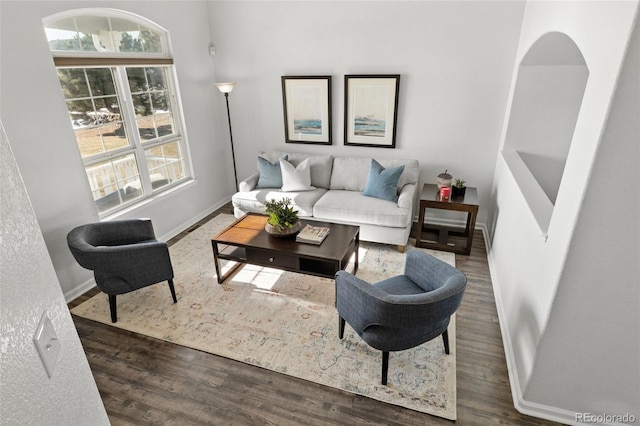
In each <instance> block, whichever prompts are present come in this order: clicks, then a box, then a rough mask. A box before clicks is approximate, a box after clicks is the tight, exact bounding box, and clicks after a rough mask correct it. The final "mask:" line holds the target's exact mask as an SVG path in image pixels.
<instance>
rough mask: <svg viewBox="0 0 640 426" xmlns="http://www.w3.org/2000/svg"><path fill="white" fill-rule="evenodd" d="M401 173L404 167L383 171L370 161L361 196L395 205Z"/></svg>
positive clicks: (380, 165) (383, 169) (374, 162)
mask: <svg viewBox="0 0 640 426" xmlns="http://www.w3.org/2000/svg"><path fill="white" fill-rule="evenodd" d="M281 161H282V160H281ZM403 171H404V166H398V167H390V168H388V169H385V168H384V167H382V164H380V163H378V162H377V161H376V160H373V159H372V160H371V167H370V169H369V178H368V179H367V186H366V187H365V188H364V191H363V192H362V194H363V195H366V196H368V197H375V198H380V199H383V200H387V201H393V202H394V203H396V202H397V201H398V179H400V174H401V173H402V172H403Z"/></svg>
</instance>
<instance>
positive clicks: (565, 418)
mask: <svg viewBox="0 0 640 426" xmlns="http://www.w3.org/2000/svg"><path fill="white" fill-rule="evenodd" d="M477 227H478V228H480V230H481V232H482V235H483V237H484V238H483V239H484V244H485V249H486V251H487V262H488V264H489V275H490V276H491V283H492V284H491V287H492V288H493V297H494V299H495V302H496V310H497V312H498V323H499V324H500V334H501V335H502V345H503V348H504V355H505V359H506V361H507V373H508V375H509V384H510V386H511V398H512V399H513V406H514V407H515V409H516V410H518V411H519V412H520V413H522V414H525V415H528V416H533V417H538V418H541V419H546V420H551V421H554V422H558V423H563V424H568V425H576V424H577V422H576V418H577V413H575V412H572V411H569V410H564V409H562V408H558V407H552V406H549V405H544V404H539V403H536V402H531V401H527V400H526V399H524V397H523V394H522V391H523V388H522V385H521V383H520V380H519V379H518V374H517V373H518V372H517V367H516V363H515V355H514V352H513V344H512V342H511V336H510V335H509V333H507V332H506V330H508V329H509V327H508V324H507V320H506V314H505V310H504V303H503V299H502V294H501V293H500V290H499V289H500V288H501V287H500V285H499V284H498V278H497V274H496V265H495V262H494V258H493V254H492V251H491V246H492V244H491V241H489V240H490V237H489V232H488V230H487V227H486V224H484V223H482V224H479V225H478V226H477Z"/></svg>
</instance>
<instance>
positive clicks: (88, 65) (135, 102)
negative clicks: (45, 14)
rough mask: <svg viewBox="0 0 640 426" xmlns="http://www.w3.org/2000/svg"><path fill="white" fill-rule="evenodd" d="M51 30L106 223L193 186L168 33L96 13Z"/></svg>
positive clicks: (52, 22) (51, 24) (116, 14)
mask: <svg viewBox="0 0 640 426" xmlns="http://www.w3.org/2000/svg"><path fill="white" fill-rule="evenodd" d="M44 27H45V32H46V34H47V40H48V42H49V46H50V48H51V51H52V53H53V56H54V63H55V65H56V69H57V73H58V78H59V80H60V85H61V88H62V92H63V94H64V97H65V100H66V105H67V110H68V113H69V120H70V124H71V126H72V127H73V131H74V134H75V138H76V142H77V145H78V149H79V151H80V155H81V157H82V160H83V161H84V166H85V171H86V176H87V179H88V181H89V186H90V187H91V192H92V194H93V199H94V202H95V204H96V209H97V210H98V213H99V214H100V216H105V215H108V214H112V213H114V212H117V211H118V210H121V209H123V208H126V207H128V206H131V205H132V204H135V203H137V202H139V201H142V200H144V199H146V198H148V197H150V196H152V195H153V194H156V193H158V192H160V191H164V190H166V189H168V188H171V187H173V186H175V185H177V184H179V183H180V182H183V181H185V180H187V179H189V178H190V177H191V172H190V169H189V162H188V159H187V149H186V141H185V138H184V133H183V127H184V126H183V123H182V114H181V113H180V109H179V106H180V102H179V93H178V89H177V84H176V76H175V68H174V65H173V60H172V59H171V56H170V53H169V48H168V46H169V40H168V36H167V34H166V32H165V31H164V30H162V29H161V28H159V27H157V26H155V25H154V24H153V23H151V22H148V21H146V20H144V19H142V18H140V17H137V16H135V15H129V14H126V13H125V12H120V11H112V10H95V9H93V10H90V11H87V10H81V11H71V12H68V13H65V14H62V15H60V14H59V15H55V16H54V17H50V18H48V19H46V20H45V21H44Z"/></svg>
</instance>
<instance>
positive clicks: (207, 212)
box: [158, 196, 231, 241]
mask: <svg viewBox="0 0 640 426" xmlns="http://www.w3.org/2000/svg"><path fill="white" fill-rule="evenodd" d="M229 201H231V196H228V197H226V198H223V199H222V200H221V201H219V202H217V203H216V204H214V205H212V206H210V207H209V208H208V209H206V210H205V211H203V212H200V213H198V214H197V215H195V216H193V217H191V218H189V219H187V220H185V221H183V222H182V223H181V224H179V225H177V226H176V227H174V228H173V229H171V230H169V231H168V232H165V233H164V234H163V235H160V236H159V237H158V239H159V240H161V241H168V240H170V239H171V238H173V237H175V236H176V235H178V234H179V233H181V232H183V231H185V230H187V229H189V228H190V227H192V226H193V224H194V223H197V222H199V221H201V220H202V219H204V218H205V217H207V216H209V215H210V214H211V213H213V212H215V211H216V210H218V209H219V208H221V207H222V206H224V205H225V204H227V203H228V202H229Z"/></svg>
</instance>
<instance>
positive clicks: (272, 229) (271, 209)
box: [265, 198, 300, 236]
mask: <svg viewBox="0 0 640 426" xmlns="http://www.w3.org/2000/svg"><path fill="white" fill-rule="evenodd" d="M290 203H291V199H289V198H283V199H282V200H272V201H268V202H267V203H266V204H265V208H266V211H267V214H268V215H269V219H267V224H266V225H265V230H266V231H267V232H268V233H269V234H271V235H276V236H288V235H294V234H295V233H296V232H298V231H299V230H300V220H299V219H298V211H297V210H294V209H293V207H292V206H291V205H290Z"/></svg>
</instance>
